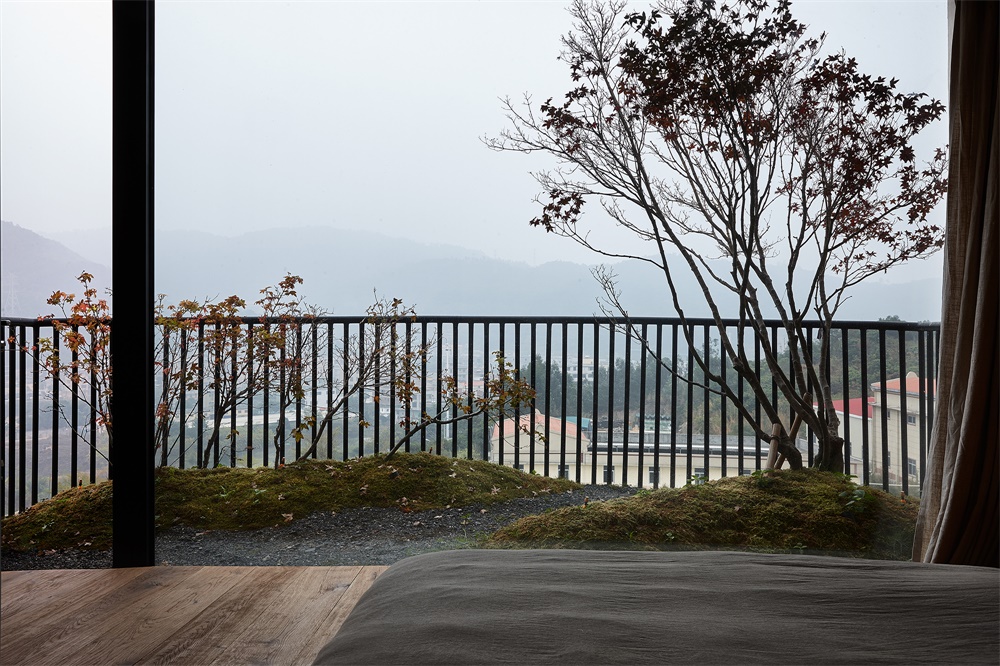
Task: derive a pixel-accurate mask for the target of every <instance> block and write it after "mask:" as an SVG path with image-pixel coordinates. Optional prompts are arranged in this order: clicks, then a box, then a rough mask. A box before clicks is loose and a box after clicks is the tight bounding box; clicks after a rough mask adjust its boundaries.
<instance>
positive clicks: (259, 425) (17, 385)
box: [0, 316, 938, 515]
mask: <svg viewBox="0 0 1000 666" xmlns="http://www.w3.org/2000/svg"><path fill="white" fill-rule="evenodd" d="M629 323H630V325H626V322H625V321H623V320H609V319H606V318H594V317H550V318H542V317H461V316H431V317H428V316H421V317H416V318H413V319H407V320H405V321H401V322H399V323H395V324H394V326H395V327H397V328H398V330H399V336H398V343H399V344H407V345H413V346H414V347H415V348H416V347H421V348H423V347H426V350H427V351H426V354H425V355H422V356H420V357H419V360H418V362H417V364H416V365H414V366H410V367H408V368H407V369H406V370H405V372H409V373H412V374H413V376H412V377H407V380H408V382H409V383H411V385H413V386H414V387H415V388H416V389H417V391H416V393H415V394H414V395H415V398H414V399H413V400H412V401H410V402H405V401H401V400H400V399H399V398H400V396H398V395H396V387H397V386H398V384H397V383H394V382H391V381H388V382H381V383H382V384H383V387H382V388H380V389H379V390H378V391H377V393H378V395H376V391H374V390H372V389H371V388H370V387H369V388H368V389H364V390H362V391H360V392H359V393H358V394H357V395H356V396H354V397H353V398H351V399H350V400H348V401H347V403H346V405H345V407H344V408H343V409H341V410H339V411H338V412H337V413H336V414H335V415H333V416H332V417H331V418H330V419H329V423H328V427H326V428H322V429H321V428H320V427H319V424H320V423H322V421H323V419H324V417H325V416H326V414H327V413H328V411H329V410H330V409H331V408H332V407H334V405H335V402H336V400H335V399H336V397H337V395H338V392H339V391H340V390H341V388H342V387H343V386H344V385H345V384H346V383H348V382H349V380H350V377H349V376H348V374H347V370H345V368H346V367H347V365H349V363H348V364H347V365H345V363H344V361H345V358H346V355H349V354H352V353H357V351H358V350H357V346H354V347H352V346H351V344H350V342H351V341H352V340H354V341H355V342H357V341H358V340H361V343H362V347H363V345H364V341H365V340H366V335H368V334H369V333H370V332H371V329H372V327H374V326H377V325H378V324H375V323H372V322H370V321H366V320H363V319H362V318H360V317H353V318H352V317H322V318H318V319H314V320H308V322H307V321H305V320H297V321H296V322H295V325H294V329H295V334H294V336H293V337H294V338H295V340H296V343H297V346H296V347H295V349H297V350H298V351H299V353H301V354H302V355H303V362H302V363H301V365H300V366H299V367H300V371H301V373H302V375H301V378H300V384H299V388H300V389H301V390H300V391H297V392H296V393H295V396H294V399H293V400H289V399H288V398H287V395H288V391H287V390H286V389H287V386H288V384H287V382H288V381H290V378H289V377H286V376H285V374H284V373H285V370H284V369H281V370H276V369H275V367H270V368H267V369H265V370H264V371H265V372H268V373H278V374H280V376H269V377H267V378H266V381H261V378H259V377H258V378H257V379H254V378H253V377H252V376H251V377H246V376H237V374H236V371H235V368H236V367H237V362H238V360H239V359H238V357H239V358H242V356H243V355H244V354H246V353H248V351H247V350H246V349H241V350H240V349H233V350H231V352H229V353H231V358H229V359H228V360H225V362H223V361H219V360H213V359H211V358H208V356H210V354H208V351H207V350H206V344H205V339H206V336H207V335H208V332H206V325H205V324H204V323H201V324H200V325H198V326H196V327H193V328H192V329H191V330H182V331H180V332H177V331H174V332H173V333H171V335H172V336H173V337H172V338H171V344H164V345H161V352H160V353H161V360H160V364H161V365H162V366H163V367H168V368H174V369H175V370H176V369H182V370H185V369H186V370H188V371H189V372H190V377H189V379H190V388H189V389H188V390H182V391H179V392H178V393H177V394H176V395H175V397H174V402H173V403H172V404H173V406H172V416H171V419H170V423H169V427H166V428H164V429H163V432H161V433H160V434H159V435H158V438H159V439H158V441H157V442H155V446H156V447H157V459H158V460H159V463H160V464H161V465H171V466H177V467H189V466H195V465H198V464H205V462H206V461H208V464H209V465H211V466H214V465H227V466H248V467H252V466H258V465H275V464H276V463H277V462H280V461H279V460H278V457H279V456H281V453H282V452H284V456H288V457H289V458H291V457H292V456H291V453H292V451H293V450H294V455H295V457H298V456H300V455H302V452H303V451H304V450H306V449H307V448H308V445H309V443H310V442H312V440H313V439H314V438H317V436H318V439H319V445H318V448H317V451H316V454H315V455H317V456H318V457H321V458H328V459H349V458H352V457H356V456H364V455H369V454H372V453H384V452H386V451H387V450H388V449H389V447H390V446H391V445H392V443H393V442H395V441H397V439H398V438H399V437H401V436H402V434H403V426H402V422H403V421H404V419H410V420H411V421H412V420H414V419H417V418H419V416H420V415H421V414H423V413H428V412H434V411H436V410H438V409H440V408H442V406H444V405H445V404H446V403H444V402H441V401H440V398H439V396H440V394H441V389H442V388H443V387H444V386H445V382H446V378H448V377H453V378H454V379H455V381H456V383H457V385H458V388H459V389H461V390H463V391H468V392H469V394H470V397H469V400H470V404H471V400H472V395H479V394H481V393H482V391H483V390H485V389H484V386H485V379H486V378H487V377H489V376H490V375H491V373H492V372H493V371H494V370H495V366H494V362H495V360H494V354H495V353H497V352H499V353H500V354H501V355H502V356H503V358H504V359H505V360H506V361H507V362H508V363H510V364H511V365H512V366H513V367H514V368H515V371H516V374H517V376H518V377H519V378H520V379H522V380H524V381H525V382H527V383H529V384H530V385H531V386H532V387H534V388H535V389H536V397H535V399H534V401H533V402H532V404H530V405H525V406H523V407H522V408H519V409H517V410H515V411H514V412H513V413H511V414H508V415H507V417H506V418H503V419H497V418H494V417H495V415H493V414H490V413H484V414H482V415H481V416H477V417H476V418H475V419H472V420H471V421H467V422H463V423H458V424H454V425H449V426H440V427H439V426H435V425H431V426H429V427H427V428H426V429H424V430H422V431H421V432H420V433H419V434H418V435H417V436H415V437H413V438H412V439H411V440H409V441H408V442H407V443H406V445H405V450H407V451H432V452H434V453H436V454H440V455H449V456H455V457H466V458H479V459H484V460H493V461H494V462H496V463H498V464H504V465H513V466H517V467H520V468H523V469H525V470H535V471H537V473H539V474H545V475H550V476H557V475H563V476H567V477H569V478H572V479H575V480H577V481H580V482H583V483H604V482H608V483H617V484H630V485H638V486H660V485H664V486H676V485H682V484H684V483H686V482H688V481H689V480H690V479H699V478H702V477H708V478H716V477H718V476H727V475H733V474H749V473H752V472H753V471H754V470H758V469H761V466H762V464H765V463H766V460H767V453H768V450H767V442H766V441H765V440H763V439H761V438H760V437H758V436H757V434H756V433H757V431H756V430H755V428H754V427H753V425H752V423H751V422H750V421H748V420H747V419H746V418H744V416H743V415H741V414H740V413H739V412H738V411H737V409H736V408H735V405H734V404H733V402H732V401H730V400H727V399H722V398H720V397H719V395H718V394H717V392H713V391H711V390H710V389H709V387H707V386H705V385H704V381H703V380H704V373H703V371H702V370H701V369H699V368H698V366H697V365H696V363H695V360H694V356H695V353H696V352H697V353H698V354H700V355H701V356H702V357H703V358H706V359H708V362H709V365H710V369H711V371H712V372H715V373H718V374H720V375H721V376H723V377H725V378H726V379H727V381H733V382H734V378H735V377H736V374H735V371H734V370H733V368H732V366H731V365H730V364H729V363H728V361H727V360H726V359H725V358H723V357H722V356H721V355H720V354H719V353H718V344H719V342H718V341H719V336H718V332H717V330H715V328H714V323H713V322H712V321H711V320H708V319H689V320H687V322H686V323H685V322H682V321H681V320H678V319H666V318H633V319H632V320H631V321H630V322H629ZM263 325H264V324H262V323H261V322H260V320H258V319H256V318H246V319H244V320H242V323H241V326H242V327H245V331H246V332H248V333H249V332H252V331H254V330H255V329H256V328H257V327H260V326H263ZM726 325H727V330H731V331H735V330H736V328H737V327H738V325H739V323H738V322H737V321H735V320H734V321H729V322H726ZM685 327H686V328H685ZM768 327H769V328H768V331H769V334H770V338H769V343H770V345H771V347H772V348H774V349H778V350H782V354H781V355H779V361H780V362H781V363H782V364H785V363H787V364H789V367H790V364H791V359H790V358H788V355H787V353H786V352H785V350H786V349H787V346H786V345H785V338H784V331H783V329H782V328H781V327H780V325H779V323H778V322H768ZM817 331H819V328H818V327H816V328H814V329H812V337H815V336H816V333H817ZM209 332H210V328H209ZM746 334H747V335H750V334H749V332H748V331H747V332H746ZM0 339H2V340H3V341H4V348H3V350H2V353H0V379H2V381H0V420H2V422H3V429H2V433H0V451H2V462H3V474H2V479H3V493H2V513H3V515H10V514H12V513H15V512H18V511H22V510H24V509H25V508H26V507H27V506H30V505H31V504H34V503H36V502H38V501H39V500H41V499H45V498H47V497H50V496H52V495H54V494H55V493H57V492H58V491H60V490H63V489H65V488H68V487H70V486H71V485H77V484H81V483H95V482H96V481H98V480H100V479H102V478H108V477H109V476H110V470H109V465H108V463H107V461H106V458H107V457H110V456H109V453H108V446H109V443H108V436H107V433H106V431H105V429H104V428H103V427H102V425H103V424H102V421H101V413H100V409H99V408H96V407H94V406H95V405H97V403H98V402H99V399H98V398H99V397H98V396H97V395H96V388H95V386H96V383H97V382H96V379H97V378H96V377H92V376H91V377H88V376H85V375H86V373H83V374H79V373H78V374H77V376H75V377H74V378H73V379H72V381H65V380H64V381H62V382H61V381H59V380H58V379H57V378H55V377H53V376H52V374H51V373H50V372H47V367H46V365H45V363H44V360H45V359H44V358H41V357H40V356H41V355H40V354H39V353H38V352H37V349H38V347H39V341H40V340H43V339H48V340H50V341H51V344H52V347H53V348H55V349H62V350H63V352H64V353H65V351H66V346H65V344H64V343H63V341H62V340H61V334H60V333H59V332H58V331H56V330H54V329H53V326H52V322H51V321H44V320H41V321H39V320H32V319H11V320H4V321H3V322H2V323H0ZM750 339H751V340H752V339H753V338H752V336H751V338H750ZM689 340H691V341H693V344H689V343H688V341H689ZM162 341H163V340H162V337H161V342H162ZM829 342H830V345H831V354H830V358H829V359H828V360H827V363H828V365H829V370H830V377H831V386H832V389H833V394H834V396H836V397H837V398H838V403H837V404H838V406H839V405H843V407H842V408H840V409H841V412H840V416H841V419H842V421H843V424H842V430H843V435H844V438H845V460H846V462H845V472H847V473H852V474H855V475H856V476H858V477H859V479H860V480H861V481H862V482H864V483H871V484H873V485H879V486H881V487H883V488H885V489H887V490H892V491H902V492H906V493H908V494H914V495H915V494H918V493H919V488H920V485H921V482H922V480H923V474H924V470H925V467H926V466H925V462H926V458H925V455H926V448H927V441H928V439H929V436H930V431H931V427H932V425H933V412H934V410H933V404H934V402H933V401H934V390H935V386H936V379H935V372H936V367H937V349H938V326H937V325H936V324H912V323H905V322H838V323H837V324H836V325H835V326H834V329H833V331H832V333H831V338H830V341H829ZM749 349H750V351H749V354H748V359H750V360H751V361H752V363H753V368H754V372H755V374H756V375H757V376H759V377H761V379H762V382H763V383H764V385H765V386H767V387H769V390H770V392H771V397H772V400H773V401H774V402H775V404H779V405H780V404H781V403H780V402H779V400H778V398H779V393H778V386H777V384H776V383H775V382H771V381H770V380H769V376H770V371H769V370H768V367H767V363H766V360H765V359H764V358H763V356H762V353H761V346H760V344H759V343H757V344H752V345H751V346H750V348H749ZM362 351H363V350H362ZM250 353H252V352H250ZM68 358H69V357H68ZM72 358H73V359H75V356H74V357H72ZM657 359H662V362H657ZM64 362H65V360H64ZM251 367H252V366H251ZM285 367H288V366H281V368H285ZM95 372H96V371H95ZM227 372H232V374H233V380H234V381H237V382H241V381H242V382H251V383H252V382H257V386H258V388H257V390H251V391H248V392H247V395H246V396H245V398H244V399H242V400H240V401H237V402H236V403H235V404H232V405H229V406H224V408H223V409H221V411H220V408H219V404H220V393H219V391H220V389H219V385H220V381H213V380H219V379H220V377H221V376H222V373H227ZM376 372H377V373H378V374H379V375H380V376H381V377H382V378H383V379H384V378H392V379H394V378H395V377H396V373H397V372H404V370H403V368H402V367H397V365H396V363H394V362H393V361H392V359H391V357H387V358H386V359H385V360H384V362H383V363H382V365H381V366H380V367H378V368H377V369H376ZM910 373H913V375H915V377H914V376H913V375H911V376H910V377H909V378H907V376H908V375H909V374H910ZM164 376H166V375H165V374H164V373H162V372H161V373H158V377H159V379H158V381H159V382H160V383H159V384H158V390H159V389H162V390H164V391H165V390H166V389H165V388H164V384H163V382H164V379H163V377H164ZM64 379H65V378H64ZM734 384H735V387H734V390H735V393H736V396H737V399H738V400H739V401H741V402H742V404H744V405H745V406H746V407H747V411H748V412H749V413H750V414H752V415H753V416H754V419H755V422H756V423H761V422H762V421H761V419H762V415H761V407H760V406H759V405H757V404H756V401H755V400H754V399H753V396H752V393H751V392H750V390H749V388H748V387H747V386H746V385H745V384H744V383H743V382H734ZM213 385H214V386H215V388H214V389H212V388H210V387H211V386H213ZM283 395H284V396H286V398H285V399H282V398H281V396H283ZM785 410H786V412H785V413H791V412H790V409H788V408H787V406H785ZM217 420H219V421H220V423H218V424H217V423H216V421H217ZM296 430H297V431H298V432H300V433H301V435H302V437H301V438H300V439H296V438H295V437H292V433H293V431H296ZM321 430H322V432H321ZM767 430H768V431H769V430H770V426H769V425H768V427H767ZM213 431H215V432H216V433H219V432H221V433H222V435H221V436H218V437H216V438H215V439H214V440H213V438H212V437H211V433H212V432H213ZM117 441H119V442H122V444H121V445H135V441H134V440H132V439H130V437H129V435H128V433H118V438H117ZM797 443H798V446H799V448H800V449H801V450H802V452H803V458H804V459H805V460H806V461H808V462H809V463H811V462H812V461H813V458H814V455H815V448H816V447H815V444H816V441H815V433H812V432H810V431H808V429H806V430H805V432H800V434H799V439H798V442H797ZM279 446H280V447H282V448H277V447H279ZM286 446H287V447H288V448H283V447H286ZM284 456H281V457H284Z"/></svg>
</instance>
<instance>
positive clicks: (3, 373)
mask: <svg viewBox="0 0 1000 666" xmlns="http://www.w3.org/2000/svg"><path fill="white" fill-rule="evenodd" d="M10 337H13V336H12V335H11V334H10V332H9V331H8V325H7V321H6V320H3V319H0V518H2V517H3V516H6V515H7V508H8V507H9V506H10V502H9V501H8V499H7V490H8V488H9V486H10V484H9V483H8V481H7V470H8V469H13V468H14V460H13V458H12V456H9V455H8V453H7V447H8V444H12V443H13V440H8V438H7V426H6V424H7V423H8V420H7V399H8V396H7V349H8V346H10V347H13V343H12V342H10V341H9V338H10ZM13 397H14V396H13V393H11V395H10V398H11V399H13ZM13 422H14V414H13V412H12V413H11V418H10V423H13ZM13 452H14V449H13V447H11V453H13Z"/></svg>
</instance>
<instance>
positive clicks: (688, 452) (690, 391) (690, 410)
mask: <svg viewBox="0 0 1000 666" xmlns="http://www.w3.org/2000/svg"><path fill="white" fill-rule="evenodd" d="M686 333H687V334H686V335H685V338H686V339H687V343H688V344H687V373H688V381H687V382H685V383H686V384H687V441H685V442H684V444H685V446H684V454H685V457H686V469H685V476H684V480H685V482H686V481H689V480H690V479H691V476H692V475H693V474H694V465H693V460H692V458H691V456H692V453H693V451H692V449H693V448H694V377H695V374H694V324H689V325H688V327H687V332H686Z"/></svg>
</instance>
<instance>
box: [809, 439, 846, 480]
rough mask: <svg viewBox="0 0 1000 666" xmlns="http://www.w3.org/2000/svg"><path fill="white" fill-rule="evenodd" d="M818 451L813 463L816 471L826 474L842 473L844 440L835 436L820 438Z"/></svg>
mask: <svg viewBox="0 0 1000 666" xmlns="http://www.w3.org/2000/svg"><path fill="white" fill-rule="evenodd" d="M818 449H819V450H818V451H817V452H816V458H815V459H814V461H813V466H814V467H815V468H816V469H821V470H823V471H826V472H841V473H843V471H844V438H843V437H840V436H838V435H836V434H832V435H831V434H828V435H827V436H826V437H821V438H820V439H819V442H818Z"/></svg>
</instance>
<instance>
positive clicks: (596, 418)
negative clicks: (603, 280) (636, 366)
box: [590, 321, 611, 484]
mask: <svg viewBox="0 0 1000 666" xmlns="http://www.w3.org/2000/svg"><path fill="white" fill-rule="evenodd" d="M600 351H601V325H600V324H599V323H598V322H596V321H595V322H594V385H593V390H592V393H593V396H592V397H593V401H594V405H593V408H592V409H593V410H594V411H593V418H592V419H591V423H592V424H593V426H592V436H593V439H592V440H591V442H590V483H592V484H596V483H597V463H598V452H597V443H598V439H599V437H598V436H597V429H598V426H599V425H600V422H601V418H600V410H599V409H598V407H599V405H600V395H599V393H600V390H599V389H600V385H601V381H600V380H601V355H600ZM610 446H611V433H608V447H610Z"/></svg>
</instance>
